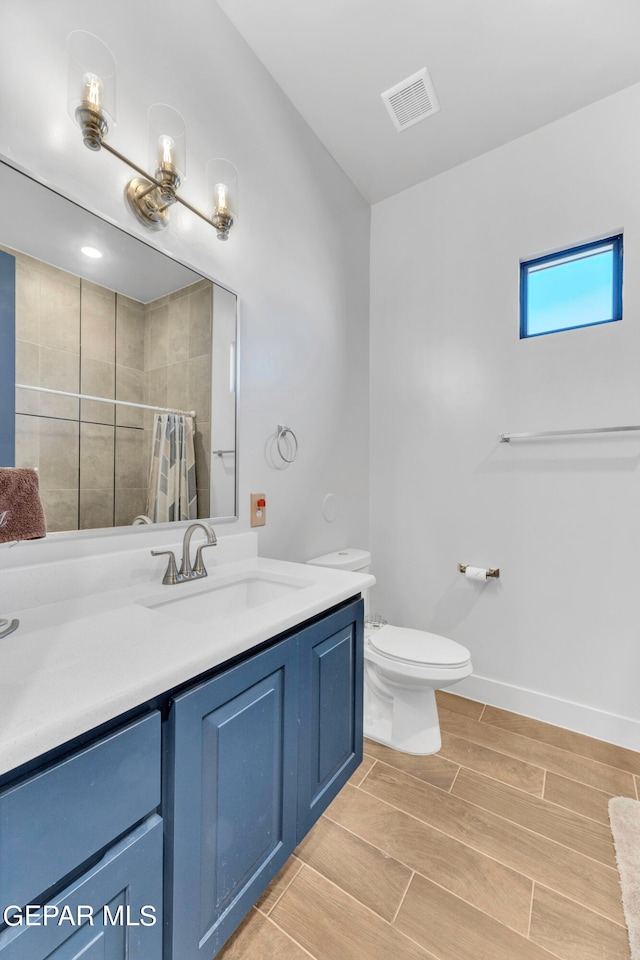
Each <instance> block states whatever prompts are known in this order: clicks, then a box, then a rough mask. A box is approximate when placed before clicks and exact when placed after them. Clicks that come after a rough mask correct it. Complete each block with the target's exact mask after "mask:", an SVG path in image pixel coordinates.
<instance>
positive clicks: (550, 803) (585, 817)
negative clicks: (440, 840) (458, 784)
mask: <svg viewBox="0 0 640 960" xmlns="http://www.w3.org/2000/svg"><path fill="white" fill-rule="evenodd" d="M464 769H465V770H469V771H470V773H474V774H477V775H478V776H482V777H484V778H485V779H486V780H490V781H492V782H493V783H497V784H498V785H499V786H501V787H507V788H508V789H510V790H517V791H518V793H520V794H522V795H523V796H524V797H530V798H532V799H534V800H539V801H540V803H542V804H545V805H548V806H549V807H552V808H554V809H556V810H561V811H564V812H566V813H569V814H571V815H572V816H575V817H581V818H582V819H583V820H586V821H588V822H589V823H596V824H598V825H599V826H601V827H602V826H607V825H608V823H609V821H608V819H607V820H606V821H604V820H597V819H596V818H595V817H590V816H588V815H587V814H586V813H582V812H581V811H580V810H575V809H574V808H573V807H568V806H566V805H565V804H564V803H556V802H555V801H554V800H548V799H547V798H546V797H545V796H544V792H543V795H542V796H541V797H538V796H537V795H536V794H534V793H529V791H528V790H523V789H522V788H521V787H514V786H513V785H512V784H510V783H505V782H504V781H503V780H497V779H496V778H495V777H491V776H489V774H488V773H482V774H478V771H476V770H471V769H470V768H468V767H465V768H464ZM546 775H547V771H546V770H545V777H544V783H543V790H545V789H546V784H547V777H546ZM456 780H457V776H456ZM574 782H575V781H574ZM454 785H455V780H454V783H453V784H452V785H451V789H450V790H449V793H450V794H451V796H453V797H457V799H458V800H467V798H466V797H461V796H459V795H458V794H456V793H453V787H454ZM591 789H593V790H595V789H596V788H595V787H592V788H591ZM598 792H599V793H604V794H605V796H607V797H613V796H614V794H611V793H606V791H605V790H599V791H598ZM467 803H474V801H473V800H467ZM474 805H475V806H481V804H474ZM482 809H483V810H487V809H488V808H487V807H482ZM534 809H535V808H534ZM538 809H539V808H538ZM489 812H491V813H493V812H494V811H493V810H490V811H489ZM496 816H498V817H499V816H502V814H499V813H498V814H496ZM502 819H503V820H509V817H503V818H502ZM510 822H511V823H514V822H517V821H513V820H511V821H510ZM587 825H588V824H585V826H587ZM518 826H522V824H518ZM575 826H576V827H579V826H580V824H579V823H576V824H575ZM530 829H531V828H530V827H525V830H530ZM533 832H534V833H539V831H537V830H536V831H533ZM542 836H545V834H542ZM548 839H549V840H551V839H553V838H552V837H549V838H548ZM556 842H558V841H556ZM565 846H566V844H565Z"/></svg>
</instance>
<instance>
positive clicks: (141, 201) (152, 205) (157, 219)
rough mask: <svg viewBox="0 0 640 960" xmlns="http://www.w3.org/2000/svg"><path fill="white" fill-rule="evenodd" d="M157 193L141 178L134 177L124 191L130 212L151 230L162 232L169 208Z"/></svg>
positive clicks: (167, 219) (150, 184)
mask: <svg viewBox="0 0 640 960" xmlns="http://www.w3.org/2000/svg"><path fill="white" fill-rule="evenodd" d="M159 193H160V191H159V189H158V187H155V186H154V185H153V184H152V183H151V182H150V181H149V180H144V179H143V178H142V177H134V178H133V180H130V181H129V183H128V184H127V186H126V187H125V189H124V196H125V199H126V201H127V203H128V204H129V209H130V210H131V212H132V213H133V214H134V215H135V216H136V217H137V219H138V220H139V221H140V223H142V224H143V225H144V226H145V227H151V229H152V230H163V229H164V227H166V226H167V224H168V223H169V206H168V204H167V203H166V201H165V200H164V199H161V198H159Z"/></svg>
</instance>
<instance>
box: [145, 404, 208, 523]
mask: <svg viewBox="0 0 640 960" xmlns="http://www.w3.org/2000/svg"><path fill="white" fill-rule="evenodd" d="M193 434H194V426H193V417H185V416H182V415H180V414H176V413H156V414H155V417H154V422H153V449H152V453H151V470H150V472H149V492H148V497H147V516H149V517H150V518H151V519H152V520H153V522H154V523H163V522H164V521H166V520H196V519H197V517H198V500H197V493H196V458H195V452H194V445H193Z"/></svg>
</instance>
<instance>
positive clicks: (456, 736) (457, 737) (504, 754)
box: [438, 724, 547, 771]
mask: <svg viewBox="0 0 640 960" xmlns="http://www.w3.org/2000/svg"><path fill="white" fill-rule="evenodd" d="M487 726H488V724H487ZM443 732H444V733H446V734H447V735H448V736H449V737H453V738H454V739H455V740H462V741H464V743H469V744H471V746H473V747H481V748H482V749H484V750H490V751H491V752H492V753H497V754H499V755H500V756H501V757H508V758H509V760H515V761H516V762H517V763H523V764H525V766H527V767H532V768H533V769H534V770H543V771H544V770H546V769H547V768H546V767H544V766H542V764H540V763H532V762H531V761H530V760H523V759H522V758H521V757H514V756H513V754H512V753H507V752H506V751H504V750H500V749H499V748H498V747H488V746H487V745H486V744H484V743H476V741H475V740H469V738H468V737H463V736H461V735H460V734H459V733H452V732H451V731H450V730H447V729H446V728H444V727H443ZM445 749H446V748H445ZM438 756H442V757H443V759H444V760H449V757H447V756H446V753H442V750H440V752H439V753H438ZM449 763H460V761H459V760H449ZM461 766H465V765H464V764H461ZM468 769H469V770H471V769H473V768H472V767H469V768H468Z"/></svg>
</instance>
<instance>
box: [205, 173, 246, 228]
mask: <svg viewBox="0 0 640 960" xmlns="http://www.w3.org/2000/svg"><path fill="white" fill-rule="evenodd" d="M206 172H207V188H206V189H207V199H206V203H207V207H206V208H207V211H208V213H209V216H210V217H211V221H212V223H213V224H214V226H215V227H216V229H217V230H218V238H219V239H220V240H226V239H227V237H228V236H229V230H230V229H231V227H232V226H233V224H234V223H235V222H236V220H237V219H238V171H237V170H236V168H235V167H234V165H233V164H232V163H231V162H230V161H229V160H223V159H222V158H221V157H218V158H216V159H214V160H209V162H208V163H207V171H206Z"/></svg>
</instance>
